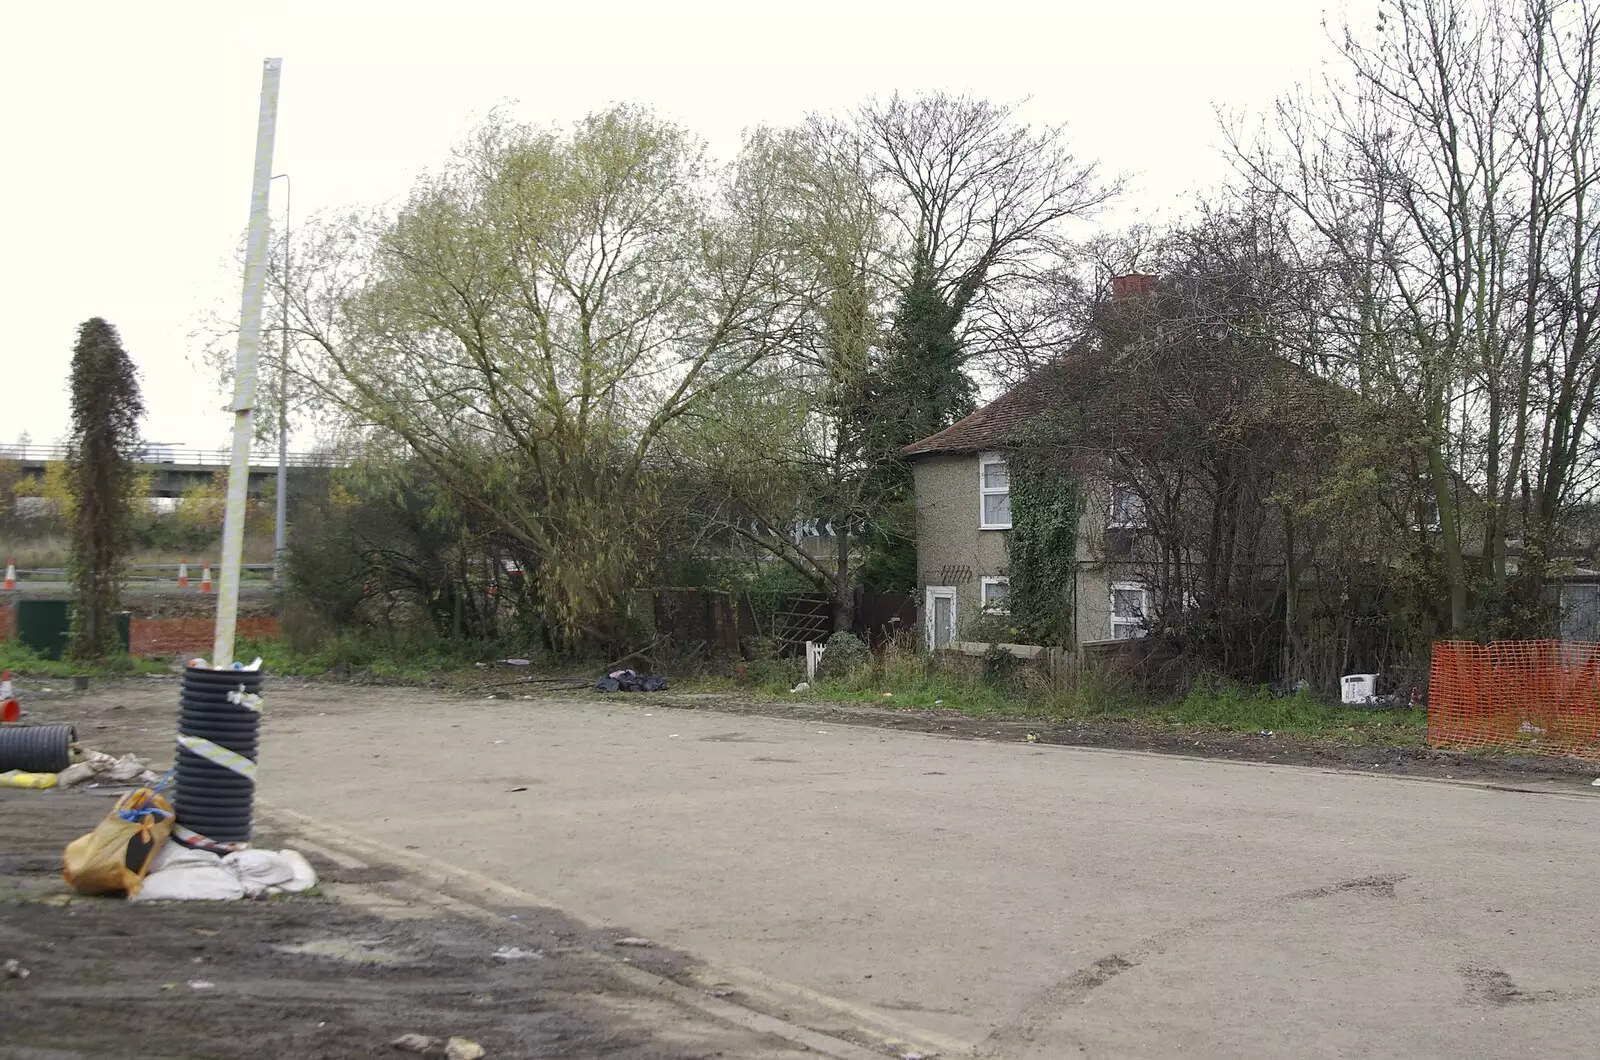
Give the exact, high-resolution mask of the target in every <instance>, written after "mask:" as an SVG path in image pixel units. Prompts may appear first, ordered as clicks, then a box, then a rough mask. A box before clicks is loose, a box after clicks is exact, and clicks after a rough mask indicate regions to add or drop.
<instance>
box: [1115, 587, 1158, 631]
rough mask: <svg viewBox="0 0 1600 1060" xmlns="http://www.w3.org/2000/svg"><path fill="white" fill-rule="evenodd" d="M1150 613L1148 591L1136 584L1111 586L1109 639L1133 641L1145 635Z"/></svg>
mask: <svg viewBox="0 0 1600 1060" xmlns="http://www.w3.org/2000/svg"><path fill="white" fill-rule="evenodd" d="M1149 613H1150V590H1148V589H1146V588H1145V587H1144V586H1142V585H1140V584H1139V583H1138V582H1113V583H1112V584H1111V639H1113V640H1133V639H1135V638H1138V637H1142V636H1144V634H1145V628H1144V621H1145V616H1146V615H1148V614H1149Z"/></svg>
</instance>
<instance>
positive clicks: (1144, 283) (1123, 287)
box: [1111, 272, 1159, 302]
mask: <svg viewBox="0 0 1600 1060" xmlns="http://www.w3.org/2000/svg"><path fill="white" fill-rule="evenodd" d="M1157 279H1159V277H1157V276H1156V275H1155V274H1154V273H1148V272H1130V273H1129V274H1128V275H1126V276H1113V277H1111V300H1112V301H1113V302H1120V301H1122V300H1123V299H1124V298H1134V297H1137V296H1139V295H1146V294H1151V293H1153V292H1154V291H1155V289H1156V281H1157Z"/></svg>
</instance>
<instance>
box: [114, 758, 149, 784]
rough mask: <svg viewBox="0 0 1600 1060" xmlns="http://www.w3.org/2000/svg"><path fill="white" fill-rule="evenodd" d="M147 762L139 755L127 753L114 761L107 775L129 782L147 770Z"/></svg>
mask: <svg viewBox="0 0 1600 1060" xmlns="http://www.w3.org/2000/svg"><path fill="white" fill-rule="evenodd" d="M145 768H146V767H145V763H144V760H143V759H142V758H139V757H138V756H137V755H133V754H125V755H123V756H122V757H121V758H119V759H117V760H116V762H114V763H113V764H112V766H111V768H110V769H108V770H106V773H105V775H106V776H107V777H108V778H110V779H111V780H116V781H122V782H124V783H125V782H127V781H130V780H133V779H134V778H135V777H137V776H138V775H139V774H140V773H143V772H144V771H145Z"/></svg>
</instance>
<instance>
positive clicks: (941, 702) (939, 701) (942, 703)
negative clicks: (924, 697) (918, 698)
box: [933, 699, 944, 707]
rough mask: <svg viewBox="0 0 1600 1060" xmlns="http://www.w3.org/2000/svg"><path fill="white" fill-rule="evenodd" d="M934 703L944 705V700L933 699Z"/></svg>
mask: <svg viewBox="0 0 1600 1060" xmlns="http://www.w3.org/2000/svg"><path fill="white" fill-rule="evenodd" d="M933 705H934V706H936V707H938V706H943V705H944V700H942V699H936V700H934V701H933Z"/></svg>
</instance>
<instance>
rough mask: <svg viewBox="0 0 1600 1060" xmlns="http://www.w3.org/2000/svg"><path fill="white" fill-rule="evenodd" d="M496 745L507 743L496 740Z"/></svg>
mask: <svg viewBox="0 0 1600 1060" xmlns="http://www.w3.org/2000/svg"><path fill="white" fill-rule="evenodd" d="M495 743H496V744H502V743H505V741H504V740H496V741H495Z"/></svg>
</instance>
